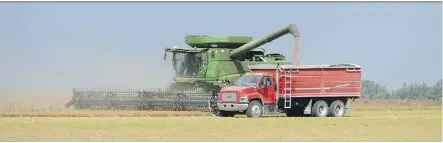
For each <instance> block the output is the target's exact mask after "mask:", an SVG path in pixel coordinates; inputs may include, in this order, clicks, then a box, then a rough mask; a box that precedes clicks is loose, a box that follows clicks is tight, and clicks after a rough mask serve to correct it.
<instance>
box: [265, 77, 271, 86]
mask: <svg viewBox="0 0 443 143" xmlns="http://www.w3.org/2000/svg"><path fill="white" fill-rule="evenodd" d="M271 85H272V82H271V79H269V77H266V86H271Z"/></svg>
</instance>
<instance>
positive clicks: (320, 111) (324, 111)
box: [312, 100, 328, 117]
mask: <svg viewBox="0 0 443 143" xmlns="http://www.w3.org/2000/svg"><path fill="white" fill-rule="evenodd" d="M312 115H313V116H314V117H326V116H328V103H326V101H324V100H318V101H316V102H315V103H314V106H312Z"/></svg>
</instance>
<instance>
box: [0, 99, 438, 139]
mask: <svg viewBox="0 0 443 143" xmlns="http://www.w3.org/2000/svg"><path fill="white" fill-rule="evenodd" d="M70 96H71V95H70V92H67V93H62V92H60V93H51V92H40V93H38V92H12V91H8V92H2V93H1V94H0V97H1V99H2V100H0V109H1V110H0V111H1V112H0V114H1V116H2V117H1V118H0V124H1V126H0V141H437V142H441V141H442V109H441V103H439V102H425V101H421V102H418V101H410V102H399V101H356V102H354V103H353V104H352V111H351V112H350V113H349V114H347V115H346V117H343V118H312V117H311V118H309V117H307V118H289V117H284V116H282V117H278V116H269V117H263V118H258V119H249V118H246V117H245V116H244V115H239V116H236V117H234V118H216V117H210V116H208V113H206V112H168V111H157V112H147V111H88V110H83V111H70V110H67V109H64V108H63V104H64V103H66V102H67V101H68V100H69V99H70V98H71V97H70Z"/></svg>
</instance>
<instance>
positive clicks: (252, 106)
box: [246, 100, 263, 118]
mask: <svg viewBox="0 0 443 143" xmlns="http://www.w3.org/2000/svg"><path fill="white" fill-rule="evenodd" d="M246 115H247V116H248V117H249V118H258V117H261V116H262V115H263V106H262V105H261V103H260V102H258V101H257V100H254V101H251V102H250V103H249V105H248V110H246Z"/></svg>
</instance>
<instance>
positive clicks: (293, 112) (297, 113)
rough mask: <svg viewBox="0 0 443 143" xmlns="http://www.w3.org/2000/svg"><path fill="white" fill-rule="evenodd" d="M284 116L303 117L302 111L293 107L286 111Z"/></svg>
mask: <svg viewBox="0 0 443 143" xmlns="http://www.w3.org/2000/svg"><path fill="white" fill-rule="evenodd" d="M285 113H286V116H288V117H303V116H304V114H303V113H304V110H303V108H301V107H298V108H297V107H293V108H291V109H289V110H286V112H285Z"/></svg>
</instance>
